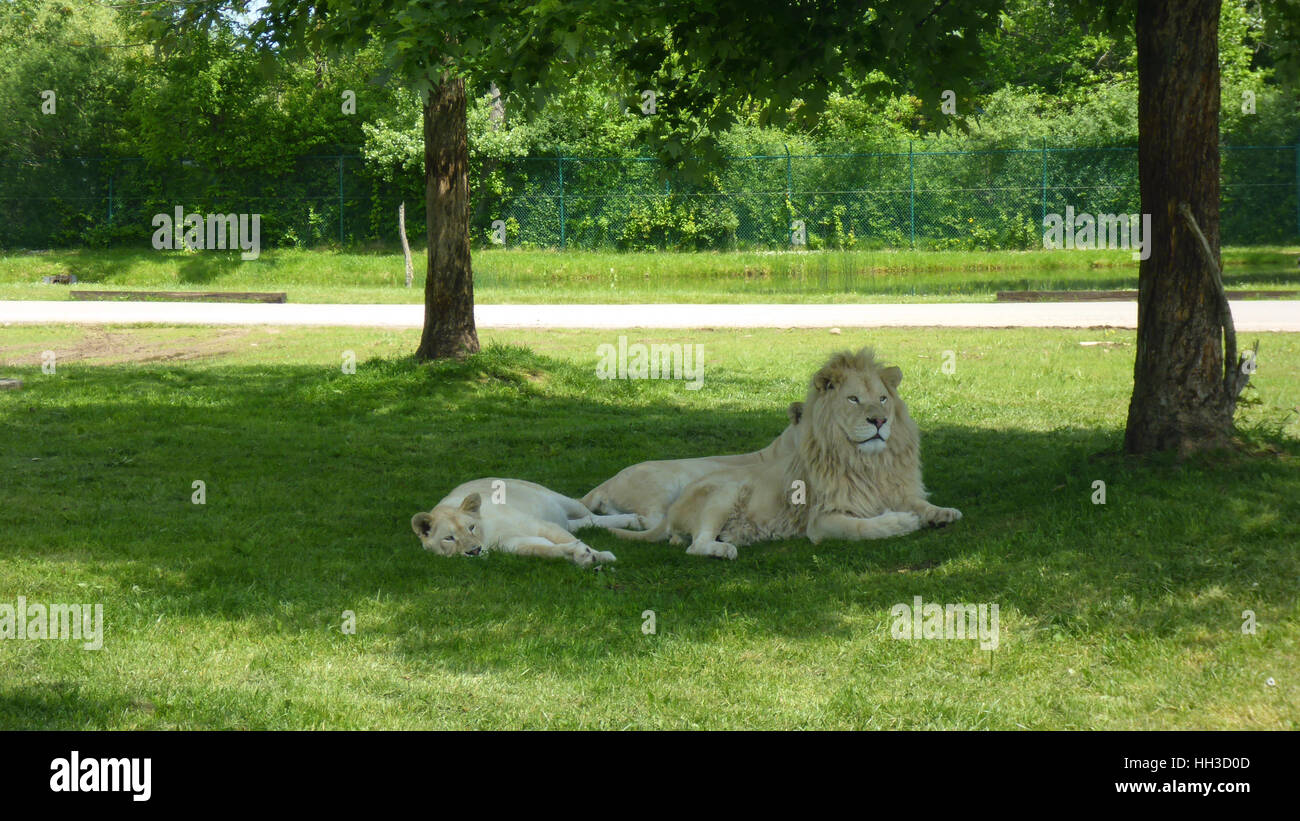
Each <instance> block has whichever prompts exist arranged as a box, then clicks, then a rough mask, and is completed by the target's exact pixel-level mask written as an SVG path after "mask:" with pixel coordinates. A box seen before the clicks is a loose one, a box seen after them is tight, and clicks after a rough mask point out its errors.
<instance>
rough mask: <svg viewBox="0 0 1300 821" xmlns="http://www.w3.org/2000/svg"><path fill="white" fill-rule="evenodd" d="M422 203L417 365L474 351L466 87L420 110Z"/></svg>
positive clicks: (445, 85)
mask: <svg viewBox="0 0 1300 821" xmlns="http://www.w3.org/2000/svg"><path fill="white" fill-rule="evenodd" d="M424 201H425V214H426V217H425V219H426V221H427V222H426V226H427V229H428V238H429V263H428V265H429V267H428V276H427V278H426V279H425V283H424V333H423V334H422V335H421V337H420V347H419V350H417V351H416V352H415V355H416V357H417V358H418V359H421V360H429V359H446V358H449V357H462V356H465V355H466V354H471V353H475V352H477V351H478V349H479V346H478V333H477V332H476V331H475V330H474V276H473V273H472V271H471V269H470V259H469V139H468V134H467V125H466V120H465V81H464V80H463V79H453V78H447V79H445V80H444V81H443V82H442V83H441V84H440V85H438V86H435V87H434V88H433V90H431V91H430V92H429V98H428V100H426V101H425V104H424Z"/></svg>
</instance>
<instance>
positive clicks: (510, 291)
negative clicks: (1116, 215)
mask: <svg viewBox="0 0 1300 821" xmlns="http://www.w3.org/2000/svg"><path fill="white" fill-rule="evenodd" d="M1298 253H1300V249H1297V248H1294V247H1291V248H1284V247H1268V248H1254V247H1251V248H1228V249H1225V251H1224V254H1223V256H1224V261H1225V265H1226V266H1227V273H1226V276H1225V280H1226V282H1227V285H1228V287H1229V288H1234V289H1244V290H1258V289H1271V290H1277V289H1300V268H1297V266H1296V256H1297V254H1298ZM424 264H425V260H424V255H423V253H419V254H416V255H415V270H416V279H415V283H414V286H413V287H412V288H409V289H408V288H406V287H405V286H404V280H405V274H404V267H403V262H402V258H401V255H400V254H392V253H350V252H343V253H340V252H331V251H292V250H289V251H268V252H266V253H264V254H263V255H262V256H261V257H260V258H259V259H257V260H252V261H248V262H242V261H240V259H239V256H238V254H235V253H203V252H193V253H184V252H176V253H173V252H157V251H127V250H111V251H103V250H74V251H47V252H41V253H36V254H10V255H8V256H0V299H65V298H67V291H68V287H67V286H64V285H42V284H40V281H41V277H43V276H49V275H52V274H76V275H77V277H78V279H79V280H80V282H79V284H78V287H80V288H92V289H93V288H111V289H132V288H134V289H146V290H147V289H154V290H159V289H166V290H235V291H252V290H256V291H285V292H286V293H288V298H289V300H290V301H291V302H397V303H400V302H420V301H422V299H423V281H424ZM473 266H474V275H475V276H474V278H475V294H476V297H477V299H478V301H479V302H482V303H485V304H492V303H546V302H568V303H573V302H581V303H608V302H619V303H635V302H827V301H830V302H897V301H908V302H918V301H988V300H991V299H992V298H993V295H994V293H995V292H997V291H999V290H1023V289H1036V290H1070V289H1114V288H1136V287H1137V263H1136V262H1134V261H1133V260H1132V258H1131V254H1130V252H1128V251H1095V252H1088V251H851V252H817V253H774V252H768V253H762V252H744V253H741V252H737V253H637V254H630V253H601V252H588V251H568V252H556V251H517V250H497V249H493V250H483V251H476V252H475V253H474V259H473Z"/></svg>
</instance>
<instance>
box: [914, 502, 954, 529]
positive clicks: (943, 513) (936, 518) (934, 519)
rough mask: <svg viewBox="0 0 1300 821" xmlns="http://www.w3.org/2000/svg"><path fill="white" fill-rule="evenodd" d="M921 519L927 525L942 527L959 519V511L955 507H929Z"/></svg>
mask: <svg viewBox="0 0 1300 821" xmlns="http://www.w3.org/2000/svg"><path fill="white" fill-rule="evenodd" d="M923 518H924V520H925V523H926V524H928V525H933V526H934V527H943V526H944V525H947V524H952V523H953V522H955V521H957V520H958V519H960V518H961V511H960V510H958V509H957V508H955V507H931V508H930V509H929V510H927V511H926V512H925V516H924V517H923Z"/></svg>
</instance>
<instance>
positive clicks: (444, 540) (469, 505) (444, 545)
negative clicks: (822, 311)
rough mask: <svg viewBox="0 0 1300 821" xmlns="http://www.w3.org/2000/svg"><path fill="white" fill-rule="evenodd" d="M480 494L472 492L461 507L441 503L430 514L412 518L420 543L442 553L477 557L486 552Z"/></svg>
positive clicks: (417, 515)
mask: <svg viewBox="0 0 1300 821" xmlns="http://www.w3.org/2000/svg"><path fill="white" fill-rule="evenodd" d="M480 501H481V499H480V497H479V494H477V493H472V494H470V495H469V496H467V497H465V501H463V502H461V503H460V507H451V506H450V505H439V506H437V507H435V508H434V509H433V510H431V511H429V512H428V513H417V514H415V515H414V516H412V517H411V529H412V530H414V531H415V535H416V536H418V537H419V538H420V544H422V545H424V549H425V550H428V551H429V552H431V553H438V554H441V555H443V556H477V555H479V554H480V553H482V552H483V523H482V521H480V519H479V504H480Z"/></svg>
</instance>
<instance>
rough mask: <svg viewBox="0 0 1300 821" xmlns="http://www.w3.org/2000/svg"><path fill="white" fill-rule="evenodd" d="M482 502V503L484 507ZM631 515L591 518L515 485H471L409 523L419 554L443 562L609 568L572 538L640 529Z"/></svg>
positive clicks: (548, 493)
mask: <svg viewBox="0 0 1300 821" xmlns="http://www.w3.org/2000/svg"><path fill="white" fill-rule="evenodd" d="M484 499H487V501H486V502H485V501H484ZM640 526H642V520H641V517H640V516H637V515H636V514H619V515H615V516H597V515H596V514H594V513H592V512H591V511H590V510H588V509H587V508H586V506H584V505H583V504H582V502H579V501H578V500H577V499H570V498H569V497H568V496H564V495H562V494H559V493H556V492H555V491H553V490H548V489H547V488H544V487H542V486H541V485H538V484H534V483H533V482H525V481H523V480H521V479H475V480H474V481H472V482H466V483H465V484H463V485H461V486H460V487H458V488H456V489H455V490H453V491H452V492H451V493H448V494H447V496H446V497H445V498H443V500H442V501H440V502H438V504H437V505H435V506H434V508H433V510H430V511H429V512H427V513H417V514H415V515H414V516H413V517H411V529H412V530H414V531H415V535H416V536H418V537H420V543H421V544H423V545H424V549H425V550H428V551H430V552H433V553H440V554H442V555H443V556H461V555H464V556H477V555H479V554H480V553H482V552H484V551H493V550H497V551H500V552H502V553H518V554H519V555H521V556H545V557H548V558H563V559H568V560H569V561H571V562H573V563H574V564H578V565H582V566H586V565H590V564H592V563H594V562H612V561H614V554H613V553H610V552H608V551H601V550H593V549H591V548H590V547H588V546H587V545H585V544H583V543H582V541H581V540H580V539H578V537H577V536H574V535H573V533H574V531H576V530H580V529H582V528H584V527H640Z"/></svg>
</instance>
